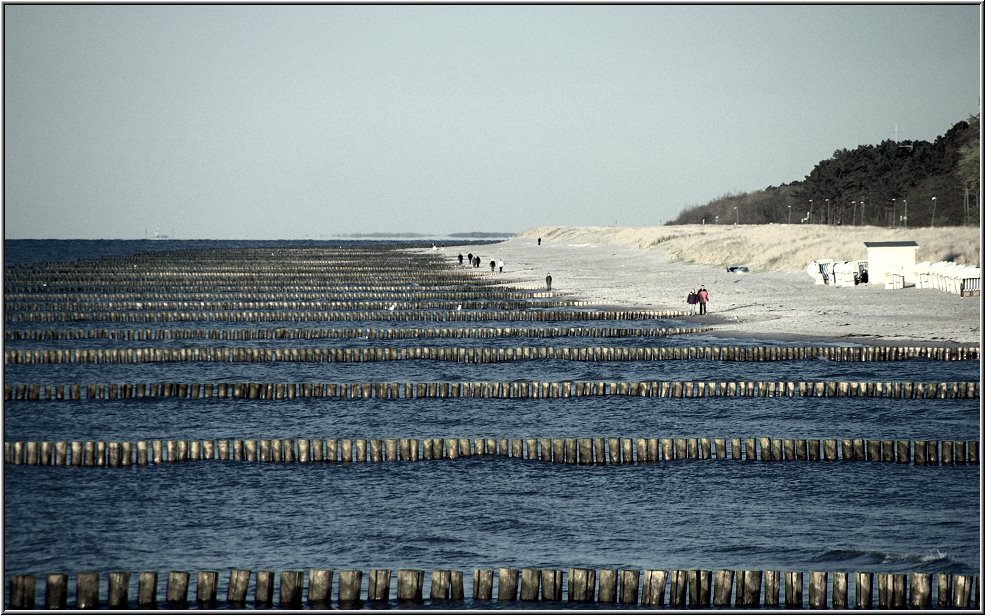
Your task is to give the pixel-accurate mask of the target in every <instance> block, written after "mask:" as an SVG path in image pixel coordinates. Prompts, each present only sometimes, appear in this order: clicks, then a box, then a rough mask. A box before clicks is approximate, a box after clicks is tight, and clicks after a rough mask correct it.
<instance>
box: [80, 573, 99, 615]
mask: <svg viewBox="0 0 985 615" xmlns="http://www.w3.org/2000/svg"><path fill="white" fill-rule="evenodd" d="M75 608H77V609H98V608H99V573H98V572H80V573H79V574H78V575H76V577H75Z"/></svg>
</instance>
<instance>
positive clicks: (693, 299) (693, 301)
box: [687, 288, 698, 316]
mask: <svg viewBox="0 0 985 615" xmlns="http://www.w3.org/2000/svg"><path fill="white" fill-rule="evenodd" d="M687 304H688V305H690V306H691V316H694V308H695V306H696V305H698V293H696V292H694V289H693V288H692V289H691V292H690V293H688V295H687Z"/></svg>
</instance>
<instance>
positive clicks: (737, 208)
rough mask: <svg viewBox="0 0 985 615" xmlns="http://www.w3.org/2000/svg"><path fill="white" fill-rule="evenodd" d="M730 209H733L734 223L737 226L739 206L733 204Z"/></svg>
mask: <svg viewBox="0 0 985 615" xmlns="http://www.w3.org/2000/svg"><path fill="white" fill-rule="evenodd" d="M732 209H734V210H735V224H736V225H737V226H738V224H739V207H738V206H735V207H733V208H732Z"/></svg>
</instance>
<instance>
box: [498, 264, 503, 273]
mask: <svg viewBox="0 0 985 615" xmlns="http://www.w3.org/2000/svg"><path fill="white" fill-rule="evenodd" d="M499 272H500V273H503V261H499Z"/></svg>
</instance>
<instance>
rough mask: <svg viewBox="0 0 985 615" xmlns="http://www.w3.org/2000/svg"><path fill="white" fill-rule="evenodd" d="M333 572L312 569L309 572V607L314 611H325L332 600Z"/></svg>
mask: <svg viewBox="0 0 985 615" xmlns="http://www.w3.org/2000/svg"><path fill="white" fill-rule="evenodd" d="M332 576H333V573H332V571H331V570H325V569H321V568H311V569H310V570H308V605H309V606H311V608H313V609H319V610H324V609H327V608H328V603H329V602H330V601H331V599H332Z"/></svg>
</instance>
